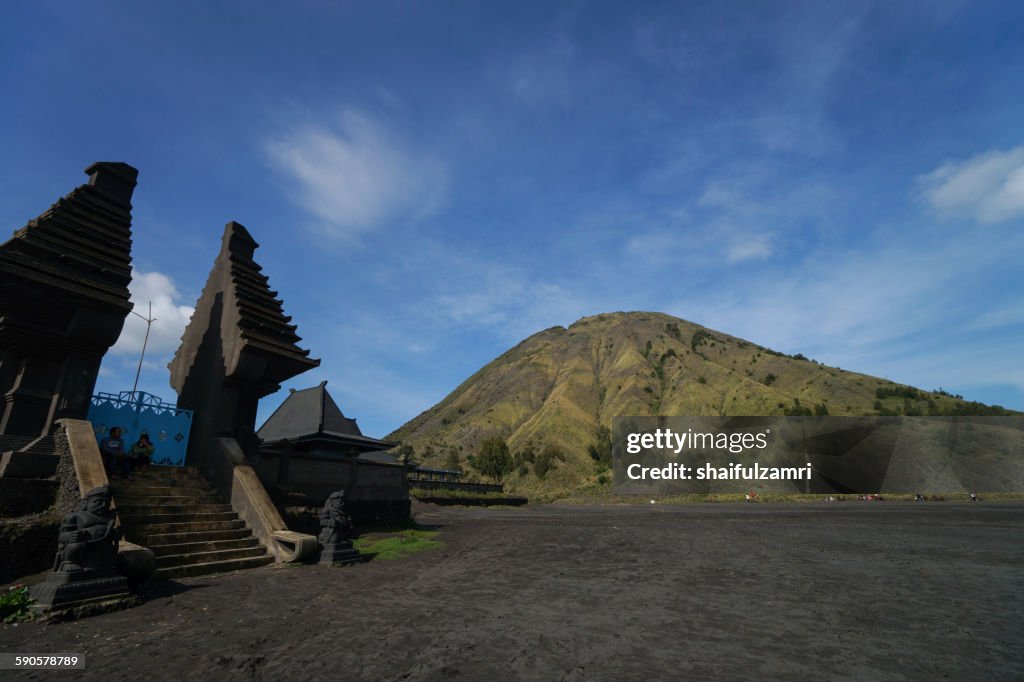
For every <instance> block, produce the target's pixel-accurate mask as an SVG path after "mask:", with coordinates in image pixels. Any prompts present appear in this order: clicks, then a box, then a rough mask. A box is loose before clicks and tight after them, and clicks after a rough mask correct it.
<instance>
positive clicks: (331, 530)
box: [317, 490, 352, 547]
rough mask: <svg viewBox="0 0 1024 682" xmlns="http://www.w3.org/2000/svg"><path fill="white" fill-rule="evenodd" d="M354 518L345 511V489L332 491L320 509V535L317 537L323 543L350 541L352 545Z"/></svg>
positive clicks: (332, 543) (349, 544)
mask: <svg viewBox="0 0 1024 682" xmlns="http://www.w3.org/2000/svg"><path fill="white" fill-rule="evenodd" d="M351 538H352V519H351V518H349V515H348V514H346V513H345V491H344V490H338V491H336V492H333V493H331V496H330V497H328V498H327V502H326V503H324V508H323V509H321V510H320V535H319V537H318V538H317V539H318V540H319V541H320V544H322V545H340V544H342V543H348V546H349V547H351V546H352V541H351Z"/></svg>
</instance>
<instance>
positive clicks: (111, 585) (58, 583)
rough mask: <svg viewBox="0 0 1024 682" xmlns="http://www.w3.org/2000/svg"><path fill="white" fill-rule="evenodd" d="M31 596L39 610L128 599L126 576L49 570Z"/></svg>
mask: <svg viewBox="0 0 1024 682" xmlns="http://www.w3.org/2000/svg"><path fill="white" fill-rule="evenodd" d="M31 592H32V598H33V599H35V600H36V602H37V606H38V607H41V608H43V609H54V608H71V607H75V606H81V605H84V604H89V603H93V602H98V601H109V600H113V599H124V598H130V597H131V596H132V595H131V592H130V591H129V589H128V579H127V578H125V577H124V576H123V575H111V576H107V577H104V578H84V577H79V578H75V577H73V575H68V574H62V573H51V574H50V576H49V577H48V578H47V579H46V582H44V583H40V584H39V585H36V586H34V587H33V588H32V590H31Z"/></svg>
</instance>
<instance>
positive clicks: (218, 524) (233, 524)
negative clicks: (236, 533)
mask: <svg viewBox="0 0 1024 682" xmlns="http://www.w3.org/2000/svg"><path fill="white" fill-rule="evenodd" d="M239 528H241V529H244V530H245V531H246V532H247V533H248V532H250V531H249V530H248V529H246V528H245V521H242V520H241V519H233V520H231V521H190V522H187V523H151V524H146V525H144V526H134V527H132V526H129V527H128V528H127V529H126V531H127V533H128V537H130V538H132V541H133V542H138V543H140V544H142V545H146V546H147V547H148V546H149V545H150V543H149V541H148V539H149V538H151V537H153V536H154V535H166V534H168V533H176V534H177V533H198V532H206V531H212V530H237V529H239ZM135 538H140V540H136V539H135Z"/></svg>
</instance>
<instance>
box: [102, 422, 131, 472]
mask: <svg viewBox="0 0 1024 682" xmlns="http://www.w3.org/2000/svg"><path fill="white" fill-rule="evenodd" d="M100 452H101V453H102V454H103V461H104V463H105V464H106V466H107V471H108V472H109V473H111V474H112V473H114V472H115V471H117V470H118V468H120V470H121V475H122V476H125V477H127V478H131V476H132V471H131V463H130V462H129V461H128V459H127V458H126V457H125V454H124V439H123V438H121V427H120V426H112V427H110V435H109V436H107V437H106V438H104V439H103V440H101V441H100Z"/></svg>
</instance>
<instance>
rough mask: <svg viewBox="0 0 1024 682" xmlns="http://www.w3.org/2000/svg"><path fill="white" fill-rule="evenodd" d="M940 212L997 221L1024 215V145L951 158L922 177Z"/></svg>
mask: <svg viewBox="0 0 1024 682" xmlns="http://www.w3.org/2000/svg"><path fill="white" fill-rule="evenodd" d="M918 182H919V185H920V188H921V194H922V196H923V198H924V200H925V201H927V202H928V204H929V205H930V206H931V207H932V208H933V209H934V210H935V211H936V212H938V213H939V214H940V215H943V216H947V217H948V216H966V217H969V218H973V219H974V220H977V221H978V222H981V223H996V222H1001V221H1004V220H1008V219H1010V218H1015V217H1017V216H1021V215H1024V146H1021V147H1016V148H1014V149H1010V150H1009V151H999V150H993V151H988V152H985V153H982V154H978V155H976V156H972V157H970V158H969V159H965V160H962V161H948V162H946V163H944V164H942V165H941V166H939V167H938V168H937V169H935V170H934V171H932V172H931V173H928V174H926V175H922V176H921V177H920V178H918Z"/></svg>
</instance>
